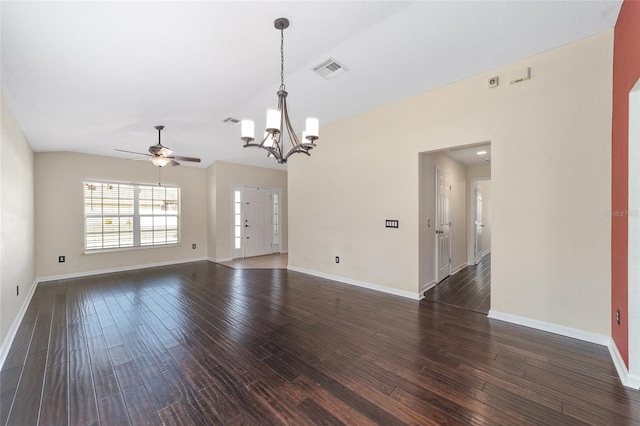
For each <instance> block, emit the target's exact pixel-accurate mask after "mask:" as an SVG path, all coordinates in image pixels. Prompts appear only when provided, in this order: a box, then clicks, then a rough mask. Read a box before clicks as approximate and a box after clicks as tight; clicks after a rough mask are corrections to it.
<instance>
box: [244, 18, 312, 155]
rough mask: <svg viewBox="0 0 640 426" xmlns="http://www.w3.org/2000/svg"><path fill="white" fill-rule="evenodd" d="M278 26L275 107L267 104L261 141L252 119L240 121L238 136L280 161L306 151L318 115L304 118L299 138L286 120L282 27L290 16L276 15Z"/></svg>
mask: <svg viewBox="0 0 640 426" xmlns="http://www.w3.org/2000/svg"><path fill="white" fill-rule="evenodd" d="M273 25H274V27H275V28H276V29H277V30H280V89H278V107H277V108H267V124H266V126H265V132H264V137H263V139H262V141H261V142H260V143H257V142H254V141H255V136H254V135H255V133H254V129H255V124H254V122H253V121H252V120H242V121H241V122H240V133H241V134H240V138H241V139H242V140H243V141H244V147H245V148H247V147H250V146H252V147H258V148H262V149H265V150H267V151H268V152H269V154H268V155H267V156H268V157H274V158H275V159H276V161H277V162H278V163H280V164H284V163H286V162H287V159H288V158H289V157H290V156H291V155H292V154H307V155H309V156H310V155H311V154H309V151H310V150H311V149H313V148H314V147H315V146H316V144H315V143H314V142H315V141H316V140H317V139H318V128H319V122H318V119H317V118H313V117H309V118H307V121H306V129H305V130H304V131H303V132H302V142H301V141H300V139H298V136H297V135H296V132H295V131H294V130H293V127H292V126H291V122H290V121H289V112H288V110H287V95H288V93H287V91H286V90H285V86H284V29H285V28H287V27H288V26H289V20H288V19H286V18H278V19H276V20H275V21H274V23H273ZM285 132H286V133H287V135H288V138H289V142H290V145H291V148H290V149H289V151H288V152H287V151H286V149H285V146H284V142H285V140H284V137H283V136H284V134H285Z"/></svg>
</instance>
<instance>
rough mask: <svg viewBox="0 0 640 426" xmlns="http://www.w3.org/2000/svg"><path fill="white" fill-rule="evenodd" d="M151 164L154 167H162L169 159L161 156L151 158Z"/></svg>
mask: <svg viewBox="0 0 640 426" xmlns="http://www.w3.org/2000/svg"><path fill="white" fill-rule="evenodd" d="M151 162H152V163H153V165H154V166H158V167H164V166H166V165H167V164H169V163H170V162H171V159H170V158H165V157H162V156H158V157H151Z"/></svg>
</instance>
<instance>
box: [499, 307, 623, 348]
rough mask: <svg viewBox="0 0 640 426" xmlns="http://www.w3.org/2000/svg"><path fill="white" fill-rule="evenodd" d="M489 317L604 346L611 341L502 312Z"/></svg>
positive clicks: (589, 333)
mask: <svg viewBox="0 0 640 426" xmlns="http://www.w3.org/2000/svg"><path fill="white" fill-rule="evenodd" d="M488 317H489V318H492V319H497V320H500V321H505V322H510V323H513V324H518V325H524V326H525V327H530V328H535V329H536V330H542V331H548V332H549V333H554V334H559V335H561V336H566V337H572V338H574V339H578V340H584V341H585V342H591V343H595V344H598V345H603V346H608V345H609V340H611V338H610V337H609V336H605V335H603V334H597V333H591V332H588V331H584V330H579V329H577V328H571V327H565V326H563V325H557V324H552V323H549V322H544V321H538V320H534V319H531V318H525V317H519V316H517V315H511V314H505V313H502V312H496V311H494V310H490V311H489V315H488Z"/></svg>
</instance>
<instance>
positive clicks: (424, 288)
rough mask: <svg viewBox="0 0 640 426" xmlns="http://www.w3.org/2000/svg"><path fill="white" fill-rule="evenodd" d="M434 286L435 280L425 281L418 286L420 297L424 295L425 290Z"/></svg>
mask: <svg viewBox="0 0 640 426" xmlns="http://www.w3.org/2000/svg"><path fill="white" fill-rule="evenodd" d="M435 286H436V282H435V280H434V281H431V282H429V283H426V284H422V285H421V286H420V294H421V295H422V297H424V293H425V292H426V291H429V290H431V289H432V288H434V287H435Z"/></svg>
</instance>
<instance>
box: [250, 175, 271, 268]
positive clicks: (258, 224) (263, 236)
mask: <svg viewBox="0 0 640 426" xmlns="http://www.w3.org/2000/svg"><path fill="white" fill-rule="evenodd" d="M272 218H273V214H272V206H271V189H270V188H255V187H245V188H244V223H243V226H244V243H245V246H244V255H245V256H246V257H251V256H262V255H264V254H271V252H272V238H273V236H272V232H273V229H272V223H271V221H272Z"/></svg>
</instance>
